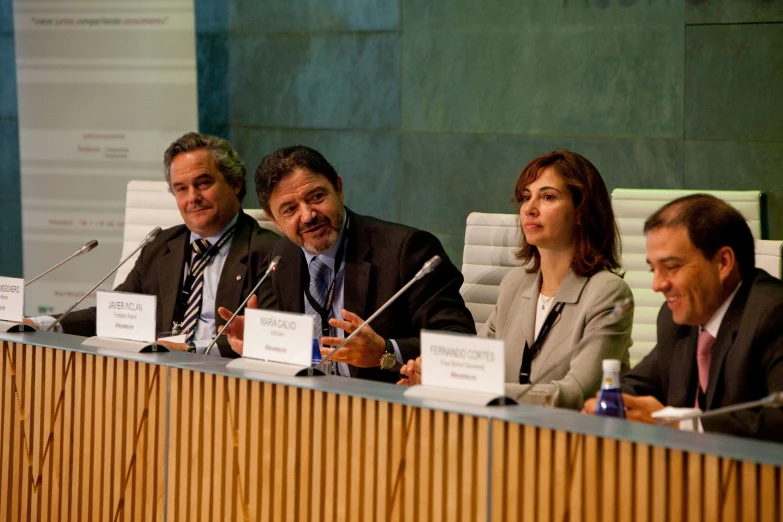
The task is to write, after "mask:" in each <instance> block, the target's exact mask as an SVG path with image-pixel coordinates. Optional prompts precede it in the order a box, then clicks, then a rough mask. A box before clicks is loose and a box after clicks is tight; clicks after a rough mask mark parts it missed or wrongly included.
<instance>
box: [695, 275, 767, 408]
mask: <svg viewBox="0 0 783 522" xmlns="http://www.w3.org/2000/svg"><path fill="white" fill-rule="evenodd" d="M752 286H753V281H747V282H745V283H744V284H743V285H742V286H741V287H740V289H739V290H738V291H737V293H736V295H735V296H734V299H733V300H732V301H731V304H730V305H729V309H728V310H726V315H725V316H723V321H721V323H720V328H719V329H718V337H717V338H716V339H715V344H714V345H713V347H712V359H711V361H710V374H709V380H708V381H707V394H706V405H707V409H711V408H712V401H713V399H714V398H715V388H716V387H717V383H718V380H719V378H720V375H721V372H722V371H723V363H724V362H725V360H726V355H727V354H728V353H729V350H730V349H731V347H732V345H733V344H734V340H735V339H736V337H737V332H738V331H739V327H740V321H741V319H742V312H743V311H744V310H745V303H746V302H747V300H748V294H749V293H750V288H751V287H752ZM694 357H695V356H694Z"/></svg>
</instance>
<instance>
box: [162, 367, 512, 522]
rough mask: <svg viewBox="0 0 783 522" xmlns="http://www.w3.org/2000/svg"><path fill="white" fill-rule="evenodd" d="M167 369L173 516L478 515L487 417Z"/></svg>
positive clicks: (483, 509)
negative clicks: (211, 496) (213, 421)
mask: <svg viewBox="0 0 783 522" xmlns="http://www.w3.org/2000/svg"><path fill="white" fill-rule="evenodd" d="M170 372H171V385H170V388H171V398H172V400H171V406H170V407H171V410H170V419H171V440H170V441H169V451H170V455H169V475H168V477H167V480H168V491H169V499H168V506H169V509H168V519H169V520H171V521H172V522H173V521H177V520H207V519H209V516H208V515H209V514H212V515H214V514H215V511H214V505H215V504H216V503H219V504H221V505H222V508H221V510H220V512H219V514H220V515H221V516H220V517H219V518H221V519H224V518H228V519H241V520H270V519H273V520H278V519H279V520H305V519H306V520H322V521H333V520H379V521H386V520H390V521H398V520H399V521H401V520H424V521H427V520H444V519H449V520H470V521H473V520H486V513H487V504H486V499H482V498H481V497H482V496H484V495H485V494H486V490H485V489H482V487H480V486H479V485H481V484H485V481H486V479H487V475H486V462H487V459H488V458H489V455H488V453H487V451H486V447H487V445H488V442H489V441H488V440H487V437H486V431H487V429H488V425H487V422H486V420H485V419H477V418H474V417H471V416H463V415H459V414H456V413H446V412H442V411H432V410H426V409H421V408H413V407H408V406H403V405H400V404H389V403H383V402H377V401H372V400H368V399H362V398H357V397H349V396H346V395H336V394H331V393H323V392H314V391H308V390H299V389H296V388H293V387H286V386H281V385H274V384H269V383H258V382H254V381H242V380H238V379H235V378H232V377H225V376H219V375H206V376H204V374H200V373H198V372H192V371H190V370H182V369H171V370H170ZM210 395H214V396H215V397H216V400H215V402H214V406H212V405H211V404H212V403H211V402H210V400H209V396H210ZM186 397H190V399H191V400H190V401H188V400H186ZM196 409H200V410H201V412H200V413H197V412H196V411H195V410H196ZM212 410H214V411H212ZM210 418H215V419H219V420H218V422H217V423H216V424H215V425H212V424H211V421H210ZM221 426H222V427H223V428H225V429H222V428H221ZM517 429H519V427H517ZM200 432H201V433H200ZM184 439H187V440H184ZM212 447H214V448H216V451H215V452H212V453H211V448H212ZM222 447H225V448H227V449H225V450H221V449H220V448H222ZM253 447H255V449H253ZM423 448H426V451H425V450H424V449H423ZM195 455H200V456H201V457H200V458H201V460H203V461H204V462H203V464H202V463H200V462H199V461H198V459H195V458H194V456H195ZM210 455H211V456H210ZM425 455H427V456H428V457H427V458H428V459H429V460H426V459H425V464H426V470H427V471H428V472H427V473H422V471H423V470H424V469H425V468H424V467H423V466H422V464H421V461H420V457H423V456H425ZM305 457H306V458H305ZM248 461H251V462H255V463H256V464H255V465H248ZM251 469H252V471H251ZM207 470H210V472H209V475H213V476H214V477H216V478H215V480H214V481H212V482H210V480H211V479H210V478H209V476H207V473H206V471H207ZM217 477H220V478H217ZM260 482H265V483H266V484H261V483H260ZM207 484H209V485H210V486H209V487H207ZM210 488H212V489H216V491H215V492H214V495H215V498H214V501H213V503H212V504H208V503H207V501H206V500H205V499H208V498H209V493H210ZM220 488H222V491H217V489H220ZM245 492H253V493H252V494H251V495H250V496H248V495H247V494H245ZM196 493H198V495H199V497H200V498H196V497H195V494H196ZM253 496H256V497H260V498H256V499H253V500H250V499H252V497H253ZM210 506H212V508H211V509H210ZM215 518H218V517H215V516H212V519H215Z"/></svg>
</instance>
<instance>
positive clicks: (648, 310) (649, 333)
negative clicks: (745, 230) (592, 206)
mask: <svg viewBox="0 0 783 522" xmlns="http://www.w3.org/2000/svg"><path fill="white" fill-rule="evenodd" d="M698 193H707V194H712V195H713V196H715V197H718V198H721V199H723V200H724V201H726V202H728V203H729V204H731V205H732V206H734V207H735V208H736V209H737V210H739V211H740V212H741V213H742V215H743V216H744V217H745V219H746V220H747V221H748V225H749V226H750V230H751V232H752V233H753V237H755V238H756V239H758V238H760V237H761V196H762V194H761V192H759V191H727V190H703V191H702V190H658V189H623V188H618V189H615V190H614V191H613V192H612V208H613V209H614V214H615V219H617V225H618V227H619V228H620V237H621V239H622V265H623V270H624V271H625V281H626V282H627V283H628V285H629V286H630V287H631V291H632V292H633V298H634V304H635V308H634V319H633V334H632V337H633V346H632V347H631V365H635V364H636V363H637V362H639V361H640V360H642V358H644V356H645V355H647V354H648V353H649V352H650V350H652V349H653V348H654V347H655V342H656V339H657V333H656V328H655V324H656V321H657V319H658V311H659V310H660V308H661V305H663V302H664V298H663V296H662V295H661V294H657V293H655V292H653V290H652V274H651V273H650V269H649V267H648V266H647V252H646V250H647V249H646V245H645V239H644V231H643V229H644V222H645V221H646V220H647V218H648V217H650V216H651V215H652V214H653V213H654V212H655V211H656V210H658V209H659V208H660V207H662V206H663V205H665V204H666V203H668V202H669V201H672V200H674V199H677V198H679V197H682V196H686V195H689V194H698Z"/></svg>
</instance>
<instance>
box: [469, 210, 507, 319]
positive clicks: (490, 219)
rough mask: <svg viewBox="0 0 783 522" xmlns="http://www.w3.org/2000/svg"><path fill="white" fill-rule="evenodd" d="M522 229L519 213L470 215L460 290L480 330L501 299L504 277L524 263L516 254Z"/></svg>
mask: <svg viewBox="0 0 783 522" xmlns="http://www.w3.org/2000/svg"><path fill="white" fill-rule="evenodd" d="M521 233H522V232H521V230H520V229H519V216H518V215H517V214H483V213H480V212H473V213H471V214H470V215H469V216H468V219H467V226H466V227H465V249H464V251H463V254H462V275H463V276H464V277H465V282H464V284H463V285H462V288H461V289H460V293H461V294H462V297H463V299H465V304H466V305H467V307H468V309H469V310H470V313H471V314H473V320H474V321H475V322H476V330H477V331H478V330H480V329H481V327H482V326H483V325H484V323H485V322H486V321H487V319H489V315H490V314H491V313H492V310H493V308H494V307H495V303H497V300H498V293H499V291H500V290H499V287H500V281H501V280H502V279H503V277H504V276H505V275H506V274H507V273H508V272H509V270H511V269H512V268H513V267H515V266H519V265H520V264H521V262H520V261H519V260H517V258H516V257H515V255H514V253H515V252H516V250H517V248H518V247H519V240H520V235H521Z"/></svg>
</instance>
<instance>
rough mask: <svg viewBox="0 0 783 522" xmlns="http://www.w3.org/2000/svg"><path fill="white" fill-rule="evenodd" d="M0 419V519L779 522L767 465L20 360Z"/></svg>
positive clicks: (5, 380) (207, 379) (368, 404)
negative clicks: (704, 521) (764, 521)
mask: <svg viewBox="0 0 783 522" xmlns="http://www.w3.org/2000/svg"><path fill="white" fill-rule="evenodd" d="M167 372H168V375H167ZM167 376H168V378H169V379H170V383H171V385H170V389H169V388H168V385H167V382H169V381H168V380H167ZM167 397H169V398H170V410H169V411H168V413H169V417H168V419H167V417H166V415H167V408H166V399H167ZM0 404H2V412H1V413H0V440H2V441H3V444H2V445H1V447H0V520H9V521H16V520H117V521H120V520H129V521H130V520H145V521H146V520H162V516H163V510H164V488H163V485H164V483H165V484H166V485H167V486H168V499H167V500H166V502H167V504H166V505H167V515H168V519H169V520H172V521H175V520H195V521H201V520H216V519H217V520H225V519H230V520H271V519H274V520H323V521H332V520H379V521H380V520H383V521H386V520H393V521H397V520H421V521H429V520H481V521H485V520H487V514H488V513H489V510H488V506H489V502H490V499H491V501H493V505H492V509H491V513H492V519H493V520H525V521H535V520H550V519H553V518H554V519H557V520H570V521H579V520H588V521H589V520H628V519H635V520H648V519H652V520H673V521H676V520H686V521H688V522H691V521H698V520H710V521H712V520H715V521H726V522H733V521H735V520H771V521H778V522H781V521H783V511H782V510H781V505H780V504H781V503H780V500H781V495H782V494H783V480H781V470H780V469H779V468H776V467H773V466H767V465H759V464H755V463H750V462H738V461H735V460H732V459H724V458H720V457H716V456H712V455H700V454H698V453H688V452H682V451H676V450H668V449H665V448H661V447H655V446H648V445H644V444H637V443H633V442H629V441H620V442H618V441H614V440H611V439H604V438H599V437H588V436H583V435H579V434H570V433H567V432H564V431H557V430H549V429H540V428H535V427H532V426H520V425H517V424H513V423H505V422H503V421H501V420H497V419H496V420H492V421H490V420H488V419H487V418H483V417H482V418H476V417H472V416H469V415H460V414H456V413H446V412H442V411H433V410H429V409H424V408H414V407H410V406H403V405H399V404H389V403H383V402H378V401H373V400H370V399H362V398H357V397H348V396H340V395H335V394H331V393H324V392H315V391H310V390H301V389H297V388H294V387H286V386H280V385H275V384H270V383H259V382H256V381H247V380H244V379H237V378H233V377H227V376H219V375H212V374H203V373H200V372H193V371H190V370H180V369H168V370H167V369H164V368H161V367H157V366H154V365H149V364H144V363H137V362H133V361H125V360H119V359H112V358H106V357H101V356H95V355H89V354H80V353H72V352H65V351H59V350H53V349H48V348H40V347H33V346H26V345H21V344H17V343H10V342H3V343H2V354H1V359H0ZM167 420H168V422H169V423H170V430H169V438H168V440H166V431H165V429H166V423H167ZM490 423H491V426H492V429H491V430H490V429H489V427H490ZM490 433H491V434H492V435H491V437H492V438H491V440H490V438H489V437H490ZM490 448H491V454H490ZM167 452H168V453H167ZM166 458H168V476H164V475H163V462H164V461H165V460H166ZM490 464H491V466H490ZM490 471H491V473H492V475H491V477H490V475H489V473H490ZM490 478H491V481H490ZM164 481H165V482H164ZM490 483H491V489H490V488H489V487H488V485H489V484H490Z"/></svg>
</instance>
